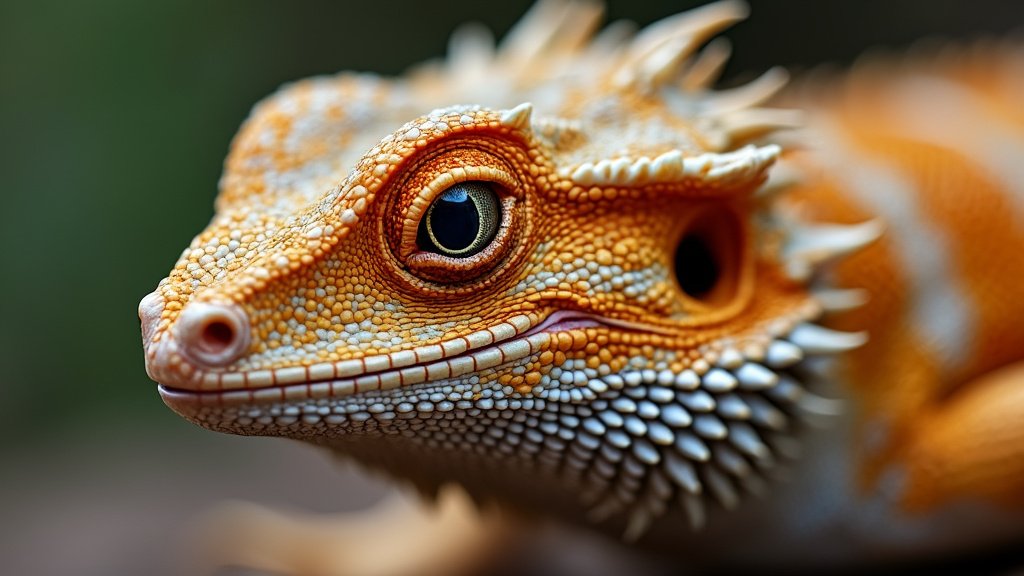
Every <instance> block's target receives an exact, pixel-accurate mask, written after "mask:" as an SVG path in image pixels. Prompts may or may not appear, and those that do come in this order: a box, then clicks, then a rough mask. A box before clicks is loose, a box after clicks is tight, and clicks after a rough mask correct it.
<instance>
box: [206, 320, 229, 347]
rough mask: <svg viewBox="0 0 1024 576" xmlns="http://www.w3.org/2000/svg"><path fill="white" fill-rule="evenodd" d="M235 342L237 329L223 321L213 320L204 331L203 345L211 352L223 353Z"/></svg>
mask: <svg viewBox="0 0 1024 576" xmlns="http://www.w3.org/2000/svg"><path fill="white" fill-rule="evenodd" d="M234 341H235V329H234V328H233V327H232V326H231V325H230V324H228V323H227V322H225V321H223V320H213V321H211V322H210V323H208V324H207V325H206V328H204V329H203V337H202V344H203V347H204V348H206V349H207V350H209V351H210V352H223V351H224V350H225V349H227V348H230V347H231V343H232V342H234Z"/></svg>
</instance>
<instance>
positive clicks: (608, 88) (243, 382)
mask: <svg viewBox="0 0 1024 576" xmlns="http://www.w3.org/2000/svg"><path fill="white" fill-rule="evenodd" d="M743 13H744V10H743V7H742V6H739V5H736V4H731V3H721V4H716V5H711V6H708V7H705V8H702V9H699V10H696V11H693V12H692V13H689V14H687V15H684V16H682V17H675V18H671V19H666V20H665V21H662V22H660V23H657V24H655V25H652V26H651V27H649V28H647V29H645V30H644V31H642V32H640V33H639V34H638V35H637V36H636V37H635V38H630V37H629V36H628V35H626V34H625V33H624V32H623V29H622V28H621V27H614V26H613V27H610V28H609V29H607V30H606V31H605V32H604V33H602V34H601V35H600V36H599V37H598V38H597V39H594V40H591V32H592V30H593V29H594V28H595V27H596V24H597V22H598V18H599V15H600V11H599V10H598V9H597V8H595V7H593V6H591V5H589V4H559V3H548V4H541V5H538V7H537V8H535V9H534V11H533V12H532V13H531V15H529V16H528V17H527V18H526V19H525V20H524V23H523V24H521V25H520V26H519V27H518V28H517V29H515V30H514V31H513V32H512V33H511V34H510V37H509V38H508V39H506V41H505V42H504V43H503V44H502V46H501V48H500V50H499V51H498V52H497V53H496V54H493V53H491V52H490V50H492V49H491V48H489V47H488V43H487V41H486V38H485V37H483V36H481V33H480V32H479V31H477V30H475V29H464V30H461V31H460V32H458V33H457V34H456V37H455V40H453V47H452V53H451V54H450V55H449V58H448V60H447V61H446V62H444V63H440V64H433V65H431V66H427V67H424V68H422V69H420V70H418V71H416V72H415V73H412V74H410V75H409V76H408V77H406V78H402V79H395V80H386V79H381V78H378V77H375V76H368V75H355V74H347V73H346V74H340V75H338V76H335V77H329V78H316V79H311V80H305V81H301V82H298V83H296V84H293V85H290V86H287V87H285V88H283V89H282V90H281V91H280V92H278V93H277V94H275V95H274V96H272V97H270V98H269V99H268V100H266V101H264V102H263V103H261V104H259V105H258V106H257V107H256V109H255V110H254V111H253V114H252V116H251V117H250V118H249V120H247V122H246V123H245V125H244V126H243V128H242V130H241V131H240V133H239V135H238V136H237V138H236V140H235V142H234V144H233V146H232V150H231V154H230V156H229V158H228V160H227V162H226V170H225V174H224V176H223V178H222V181H221V191H220V195H219V196H218V199H217V204H216V209H217V212H216V215H215V216H214V219H213V221H212V222H211V224H210V225H209V227H208V228H207V229H206V230H204V231H203V232H202V233H201V234H200V235H199V236H198V237H196V239H195V240H194V241H193V242H192V244H191V246H190V247H189V248H188V249H186V250H185V252H184V253H183V254H182V257H181V259H180V260H179V262H178V263H177V265H176V266H175V268H174V269H173V270H172V271H171V274H170V276H169V277H168V278H167V279H166V280H164V281H163V282H161V284H160V286H159V287H158V288H157V290H156V291H155V292H154V293H153V294H152V295H150V296H147V298H146V299H144V300H143V303H142V305H141V306H140V316H141V317H142V320H143V333H144V335H143V337H144V343H145V346H146V355H147V368H148V370H149V373H150V375H151V376H152V377H153V378H154V379H155V380H157V381H158V382H160V383H161V385H162V387H161V393H162V394H163V397H164V399H165V401H166V402H167V403H168V405H170V406H171V407H172V408H173V409H174V410H176V411H178V412H179V413H181V414H182V415H183V416H185V417H186V418H188V419H190V420H192V421H194V422H196V423H197V424H199V425H201V426H204V427H207V428H210V429H213V430H218V431H223V432H230V433H237V434H259V435H281V436H289V437H294V438H298V439H302V440H306V441H310V442H315V443H318V444H323V445H326V446H329V447H331V448H332V449H333V450H335V451H337V452H340V453H343V454H346V455H348V456H352V457H355V458H357V459H358V460H360V461H362V462H364V463H366V464H368V465H371V466H374V467H379V468H383V469H385V470H387V471H389V472H390V473H392V474H394V475H396V476H399V477H402V478H406V479H409V480H412V481H413V482H414V483H415V484H416V485H418V486H419V487H420V488H422V489H424V490H426V491H433V490H436V489H437V487H438V486H440V485H442V484H445V483H448V482H457V483H460V484H461V485H463V486H464V487H465V488H466V489H467V490H468V491H469V492H470V494H472V495H474V496H475V497H477V498H482V499H487V500H496V501H498V502H501V503H505V504H509V505H512V506H519V507H523V508H524V509H527V510H532V511H543V512H544V513H545V514H549V515H553V516H557V517H560V518H562V519H565V520H569V521H574V522H583V523H596V525H598V526H600V527H602V528H604V529H606V530H610V531H611V532H612V533H615V534H623V532H622V531H623V530H625V532H624V536H625V538H626V540H628V541H634V540H639V542H640V543H641V544H642V545H644V546H647V547H650V548H652V549H662V550H668V551H671V552H672V553H674V554H677V555H682V556H684V557H686V558H687V559H688V561H690V562H693V563H696V562H705V561H731V562H757V561H777V562H787V563H790V564H794V563H795V564H799V563H813V562H835V561H850V560H851V559H855V558H859V559H861V560H863V559H864V558H865V557H864V556H862V554H863V553H864V552H865V551H866V552H869V553H870V554H872V556H870V557H878V558H881V557H900V556H913V555H916V554H922V553H925V552H929V553H931V552H934V551H936V550H938V549H942V550H944V551H945V552H947V553H952V552H956V551H959V550H964V549H966V548H969V547H970V546H974V545H977V544H979V543H981V542H985V541H990V542H1003V541H1007V540H1008V539H1010V538H1014V537H1019V536H1020V535H1021V533H1022V527H1024V513H1022V510H1021V508H1020V506H1021V505H1022V504H1024V501H1022V498H1021V494H1024V490H1022V488H1024V486H1022V482H1021V478H1024V425H1022V424H1021V422H1024V396H1022V395H1021V389H1022V374H1024V372H1022V369H1020V368H1019V364H1018V367H1017V368H1014V365H1015V363H1019V362H1021V361H1022V360H1024V323H1022V322H1020V320H1021V319H1024V299H1021V298H1020V280H1021V279H1024V259H1022V258H1020V257H1019V251H1020V249H1021V248H1022V247H1024V189H1022V184H1021V182H1024V177H1021V176H1022V174H1021V172H1020V169H1019V167H1017V166H1016V164H1015V162H1014V161H1013V159H1014V158H1016V157H1019V155H1020V153H1021V152H1022V151H1024V144H1022V140H1024V138H1022V137H1021V134H1024V117H1022V115H1021V111H1020V107H1019V105H1017V104H1015V103H1019V102H1020V101H1021V100H1022V98H1024V89H1022V85H1021V84H1020V80H1019V79H1020V78H1022V77H1024V74H1021V72H1022V68H1024V58H1022V57H1021V56H1020V54H1019V52H1014V51H1013V49H1012V47H1002V48H1001V49H1000V48H997V47H980V48H978V49H977V51H976V52H977V54H965V55H958V56H957V57H955V58H954V57H948V58H945V59H943V58H939V57H930V58H919V59H917V60H910V61H907V62H906V63H903V64H901V65H899V66H896V65H882V64H878V65H865V66H862V67H861V69H858V70H856V71H854V72H853V73H852V74H851V75H850V76H849V77H847V78H845V79H843V80H842V81H835V82H834V83H833V84H832V85H831V87H830V88H829V89H822V88H821V86H820V83H816V84H814V85H813V86H811V87H807V88H806V89H805V90H794V91H792V93H791V94H790V95H789V96H788V97H787V101H786V104H787V105H788V106H793V107H798V108H803V109H805V111H806V116H805V119H806V122H805V128H803V129H801V130H799V131H796V132H793V131H785V132H779V130H780V129H782V128H786V127H789V126H791V125H793V124H794V122H795V121H796V120H797V117H796V116H794V114H793V113H792V112H791V111H788V110H781V109H766V108H759V107H758V106H760V105H761V104H762V103H763V102H764V101H765V100H767V99H768V98H769V97H771V96H772V95H773V94H774V92H775V91H776V89H777V88H778V87H779V86H781V83H782V82H783V81H784V76H783V75H781V73H779V72H777V71H772V72H770V73H769V74H766V75H765V76H764V77H762V78H761V79H760V80H758V81H755V82H754V83H752V84H751V85H749V86H746V87H743V88H739V89H735V90H733V91H728V92H713V91H709V90H708V89H707V85H708V84H709V83H710V82H712V81H713V80H714V77H715V69H716V68H717V65H719V64H720V62H721V60H722V52H721V48H722V45H721V44H716V43H712V44H710V45H708V47H707V48H706V49H705V50H704V51H703V52H701V53H700V55H698V56H693V52H694V50H695V49H697V48H698V47H699V46H700V45H701V44H703V43H704V42H705V41H706V40H707V39H708V38H709V37H710V36H711V35H712V34H713V33H714V32H715V31H716V30H717V29H719V28H721V27H722V26H725V25H727V24H729V23H731V22H733V21H735V20H736V19H738V18H741V17H742V16H743ZM892 68H897V69H896V70H893V69H892ZM925 94H927V95H928V96H929V97H928V98H923V97H922V96H923V95H925ZM936 94H939V95H944V97H936ZM527 102H529V103H530V104H525V103H527ZM467 103H468V104H467ZM431 110H432V111H431ZM403 122H404V124H403ZM396 127H397V129H396ZM776 144H782V145H783V146H782V149H784V150H785V152H784V153H783V155H782V160H781V165H779V166H778V167H776V168H772V165H773V163H775V161H776V159H777V157H778V154H779V148H778V147H777V146H776ZM1015 154H1016V156H1015ZM459 181H486V182H490V183H492V185H493V186H494V187H495V189H496V190H497V191H498V196H499V198H500V200H501V202H502V206H503V218H504V219H503V221H502V226H501V229H500V230H499V232H498V233H497V236H496V238H495V240H494V241H493V242H492V244H491V245H490V246H489V247H488V248H487V249H485V250H484V251H483V252H481V253H479V254H477V255H475V256H472V257H469V258H465V259H455V258H449V257H442V256H439V255H437V254H431V253H428V252H426V251H425V250H424V249H423V247H422V246H418V245H417V237H416V231H417V226H418V224H419V221H420V219H421V218H422V217H424V214H425V212H426V210H427V208H428V206H430V204H431V202H433V201H434V200H435V199H436V198H437V197H438V196H439V195H440V194H441V193H442V192H443V191H444V190H445V189H447V188H448V187H449V186H451V185H452V184H454V183H456V182H459ZM766 181H767V183H766ZM812 222H831V223H843V224H849V225H850V226H847V227H839V226H834V225H825V226H820V225H812V224H810V223H812ZM879 222H884V225H885V227H886V229H887V231H888V233H887V234H886V235H885V236H884V237H883V238H882V239H881V240H880V241H878V242H876V243H873V244H872V241H873V240H875V238H876V237H877V236H878V233H879V231H880V225H879ZM693 236H696V237H698V238H699V239H700V240H701V241H702V242H703V243H704V244H705V245H706V246H708V247H709V249H710V251H711V253H712V256H713V258H714V259H715V260H716V262H717V265H718V269H719V274H718V278H717V282H716V283H715V285H714V287H713V288H712V289H711V290H710V291H709V292H708V293H706V294H701V295H694V294H687V293H686V292H685V291H684V290H683V288H682V287H681V284H680V279H683V280H684V283H685V279H686V278H687V275H688V274H695V272H692V271H691V270H690V269H689V268H688V266H689V265H690V264H691V263H692V262H691V261H689V260H687V259H685V258H684V259H682V260H680V259H677V258H676V257H675V253H676V248H677V246H678V245H679V244H680V242H681V240H682V239H684V238H688V237H693ZM868 244H870V246H868V247H867V248H865V249H864V250H861V251H859V252H857V250H858V249H859V248H861V247H863V246H866V245H868ZM853 252H857V253H856V254H854V255H853V256H850V257H849V258H846V259H843V260H838V257H839V256H844V255H846V254H849V253H853ZM830 286H844V287H857V288H863V289H864V292H863V293H861V292H837V291H825V292H822V291H821V290H822V289H823V288H825V287H830ZM863 294H866V295H868V296H869V297H870V303H869V304H867V305H864V306H862V307H860V306H858V305H859V304H863V302H861V300H862V295H863ZM825 313H827V314H828V317H827V318H826V319H825V321H827V322H828V323H829V324H830V325H834V326H835V327H838V328H842V329H844V330H853V331H857V332H842V333H838V332H831V331H827V330H823V329H821V328H818V327H816V326H814V325H811V324H808V322H812V321H818V320H819V319H820V318H821V317H822V315H823V314H825ZM211 326H213V328H211ZM859 331H864V332H866V333H868V334H870V337H871V340H870V342H869V343H868V344H867V345H865V346H863V347H861V348H860V349H859V350H856V351H853V352H850V353H849V354H848V355H846V356H844V357H843V358H842V359H841V360H840V361H838V362H835V361H831V360H830V359H829V358H827V356H828V355H830V354H831V353H834V352H842V351H847V350H852V349H854V348H857V347H858V346H859V345H860V344H862V343H863V342H864V337H863V335H862V333H861V332H859ZM1007 366H1009V368H1006V369H1004V370H1003V371H1002V372H994V371H995V370H997V369H998V368H1000V367H1007ZM807 389H811V390H817V391H821V392H822V393H825V394H828V395H831V396H834V397H836V398H838V399H840V400H842V404H843V407H842V410H841V411H838V412H837V410H836V408H837V405H838V404H837V403H836V402H834V401H829V400H825V399H822V398H818V397H817V396H815V395H814V394H812V393H810V392H809V391H807ZM808 422H809V423H810V424H812V425H821V426H822V427H821V428H815V427H812V428H808V426H807V423H808ZM785 470H789V473H788V476H789V477H790V478H791V481H790V482H789V483H786V482H778V481H777V480H776V477H777V476H783V475H786V474H784V472H785ZM745 492H754V493H757V494H761V495H763V498H762V499H761V500H760V501H752V500H751V499H749V498H748V497H746V495H745V494H743V493H745ZM689 527H692V528H693V529H696V532H695V533H693V534H690V533H689V529H690V528H689ZM965 527H970V531H965V530H964V528H965ZM681 530H682V531H686V532H685V533H686V534H687V535H686V537H685V541H681V537H680V533H681V532H680V531H681ZM736 542H743V546H742V548H740V549H742V550H743V551H744V552H745V555H744V556H743V557H742V558H737V557H736V556H735V555H734V554H732V553H733V552H735V551H736V550H737V548H736V546H737V544H736Z"/></svg>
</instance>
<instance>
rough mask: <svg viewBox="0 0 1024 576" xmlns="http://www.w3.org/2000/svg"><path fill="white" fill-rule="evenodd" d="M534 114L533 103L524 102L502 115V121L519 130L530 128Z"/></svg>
mask: <svg viewBox="0 0 1024 576" xmlns="http://www.w3.org/2000/svg"><path fill="white" fill-rule="evenodd" d="M532 115H533V104H531V103H529V102H523V103H522V104H520V105H519V106H516V107H515V108H513V109H511V110H507V111H506V112H505V113H504V114H502V115H501V123H502V124H504V125H505V126H508V127H509V128H515V129H517V130H523V131H529V130H530V117H531V116H532Z"/></svg>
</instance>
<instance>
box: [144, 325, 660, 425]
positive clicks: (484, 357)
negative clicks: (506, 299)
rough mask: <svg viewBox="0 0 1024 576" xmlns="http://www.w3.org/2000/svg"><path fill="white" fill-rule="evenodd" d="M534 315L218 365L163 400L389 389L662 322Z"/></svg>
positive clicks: (166, 391) (167, 390)
mask: <svg viewBox="0 0 1024 576" xmlns="http://www.w3.org/2000/svg"><path fill="white" fill-rule="evenodd" d="M530 323H532V322H531V321H530V318H529V317H528V316H526V315H521V316H516V317H513V318H511V319H509V320H508V321H506V322H503V323H501V324H498V325H497V326H495V327H492V328H487V329H485V330H481V331H478V332H474V333H472V334H469V335H467V336H464V337H459V338H455V339H453V340H449V341H445V342H442V343H440V344H433V345H430V346H424V347H421V348H416V349H412V350H403V351H400V352H394V353H391V354H386V355H378V356H371V357H367V358H362V359H358V360H346V361H343V362H339V363H334V364H328V363H325V364H317V365H311V366H300V367H290V368H283V369H277V370H261V371H257V372H249V373H245V372H232V373H212V374H208V375H207V376H206V377H205V378H204V380H203V384H204V385H205V386H204V389H199V390H192V389H183V388H174V387H170V386H164V385H161V386H160V387H159V390H160V394H161V395H162V396H163V397H164V399H165V400H169V401H178V402H181V401H187V402H195V401H198V402H199V403H201V404H213V405H225V404H240V403H254V402H280V401H287V400H299V399H309V398H326V397H334V398H337V397H343V396H348V395H351V394H357V393H359V392H364V391H368V390H378V391H381V390H391V389H394V388H401V387H404V386H407V385H411V384H420V383H424V382H432V381H437V380H445V379H450V378H457V377H460V376H464V375H467V374H473V373H477V372H479V371H481V370H485V369H488V368H493V367H496V366H499V365H501V364H504V363H506V362H511V361H515V360H520V359H522V358H525V357H527V356H530V355H532V354H534V353H537V352H539V351H540V350H541V346H543V344H544V343H546V342H547V341H548V340H549V339H550V334H551V333H556V332H564V331H568V330H572V329H581V328H589V327H601V326H604V327H613V328H617V329H625V330H645V331H654V330H659V328H657V327H651V326H646V325H639V324H634V323H630V322H626V321H621V320H611V319H607V318H604V317H601V316H597V315H594V314H589V313H586V312H577V311H567V310H563V311H557V312H554V313H552V314H550V315H549V316H548V317H547V318H545V319H544V320H543V321H541V322H540V323H538V324H536V325H534V326H529V324H530ZM660 330H663V329H660ZM378 366H379V367H378Z"/></svg>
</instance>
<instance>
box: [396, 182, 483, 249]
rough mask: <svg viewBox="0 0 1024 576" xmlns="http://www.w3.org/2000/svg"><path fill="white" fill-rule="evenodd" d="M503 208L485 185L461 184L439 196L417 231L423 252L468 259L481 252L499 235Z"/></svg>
mask: <svg viewBox="0 0 1024 576" xmlns="http://www.w3.org/2000/svg"><path fill="white" fill-rule="evenodd" d="M500 220H501V205H500V203H499V201H498V196H497V194H495V192H494V190H492V189H491V187H490V185H488V184H487V183H486V182H460V183H459V184H456V185H454V186H452V187H451V188H448V189H447V190H445V191H444V192H442V193H441V195H440V196H438V197H437V198H436V199H435V200H434V202H433V203H432V204H431V205H430V208H428V209H427V213H426V215H425V216H424V217H423V219H422V220H421V221H420V226H419V229H418V230H417V238H416V240H417V243H418V244H419V246H420V249H421V250H426V251H429V252H435V253H437V254H442V255H445V256H451V257H456V258H467V257H469V256H472V255H474V254H477V253H479V252H481V251H482V250H483V249H484V248H486V247H487V246H488V244H490V242H491V240H493V239H494V236H495V234H496V233H497V231H498V224H499V222H500Z"/></svg>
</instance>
